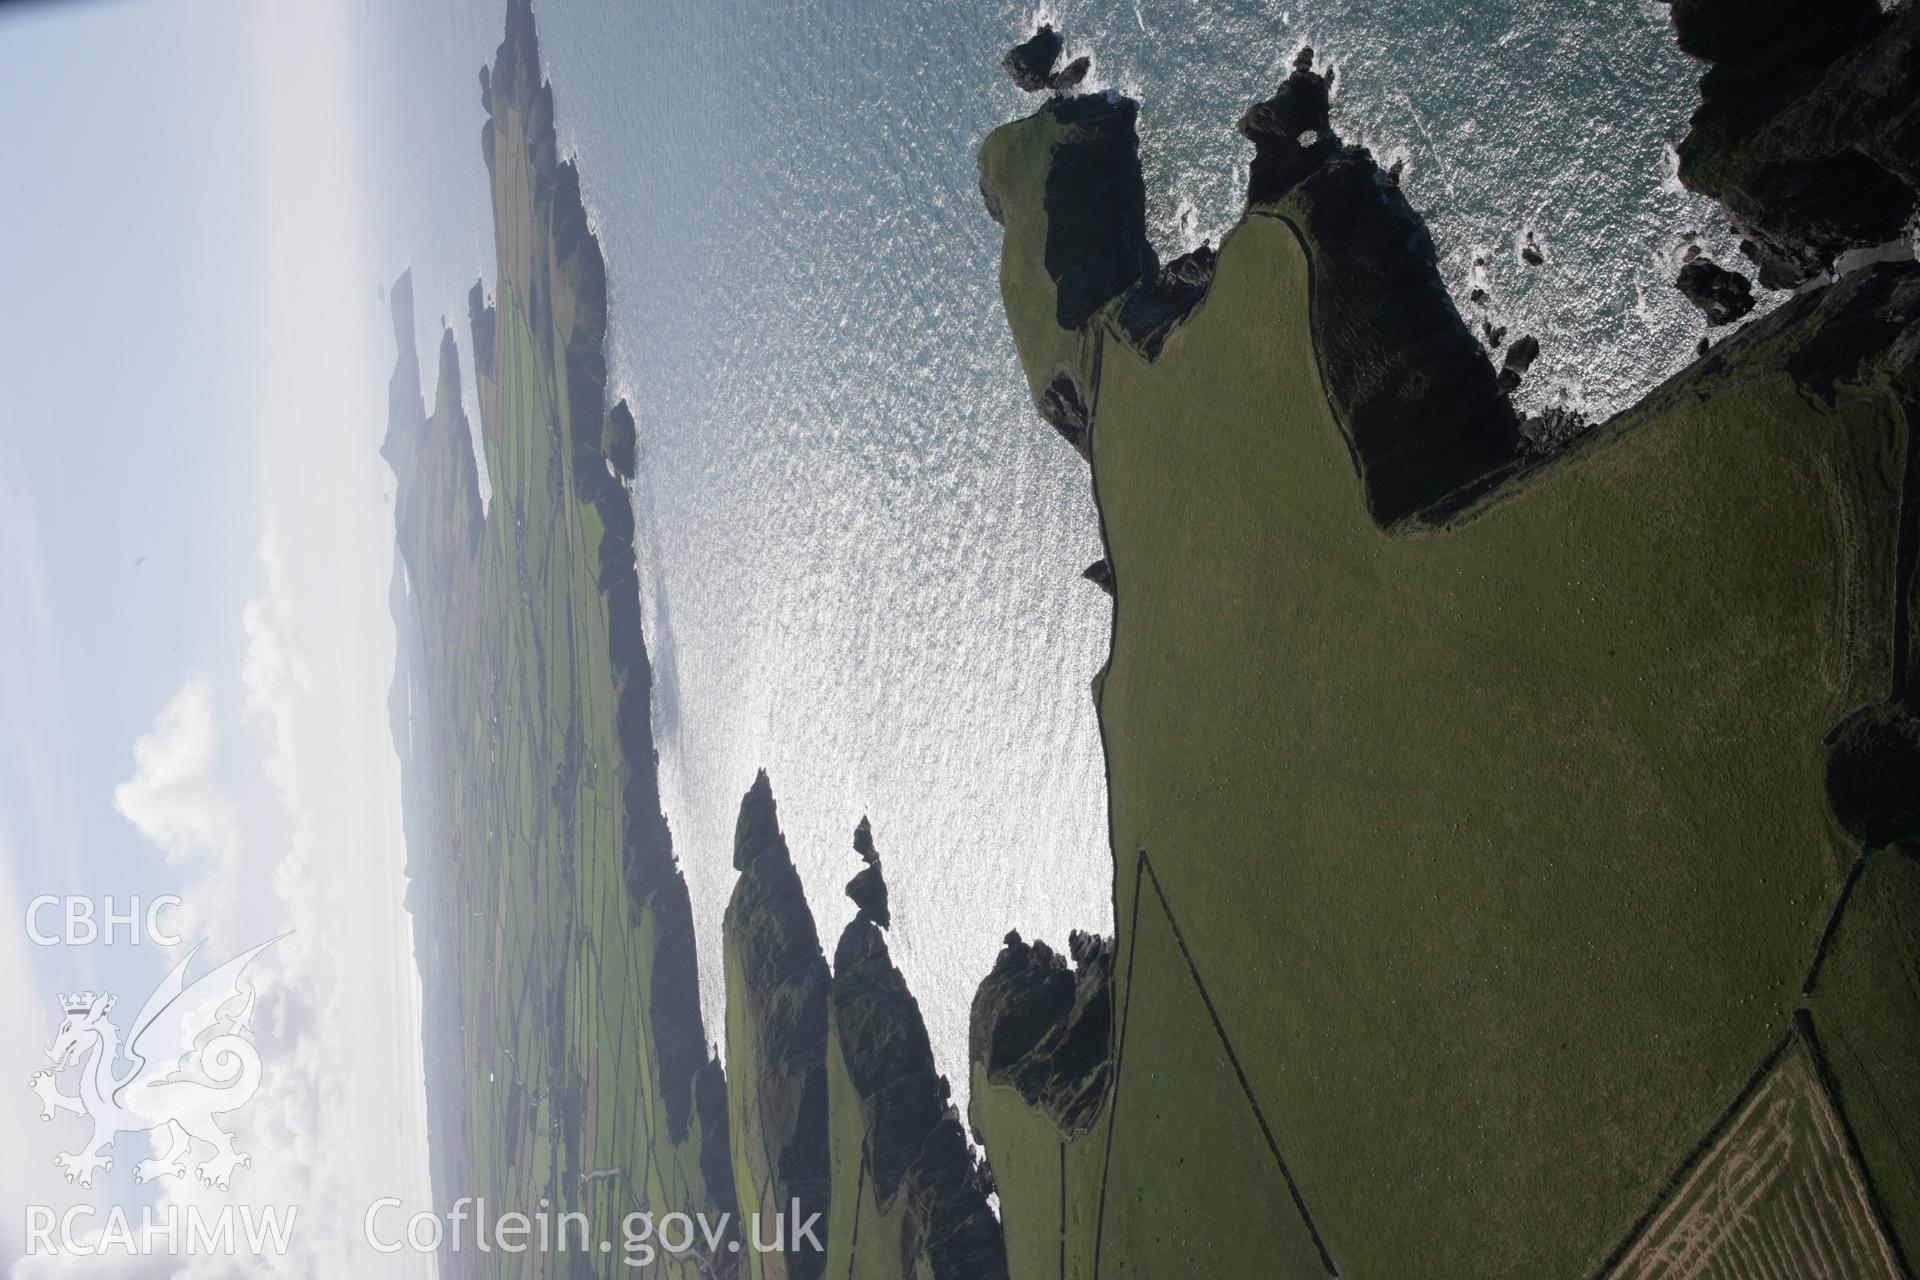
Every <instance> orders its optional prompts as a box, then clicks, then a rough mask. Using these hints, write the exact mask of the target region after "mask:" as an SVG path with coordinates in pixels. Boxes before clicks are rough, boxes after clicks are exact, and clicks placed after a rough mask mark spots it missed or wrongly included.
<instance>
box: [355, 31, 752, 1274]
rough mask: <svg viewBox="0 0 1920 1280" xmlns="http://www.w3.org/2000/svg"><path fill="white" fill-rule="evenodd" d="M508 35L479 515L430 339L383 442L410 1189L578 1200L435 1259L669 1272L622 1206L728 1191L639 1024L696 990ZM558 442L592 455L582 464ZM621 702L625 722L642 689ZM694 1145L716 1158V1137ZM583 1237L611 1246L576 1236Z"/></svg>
mask: <svg viewBox="0 0 1920 1280" xmlns="http://www.w3.org/2000/svg"><path fill="white" fill-rule="evenodd" d="M516 18H517V19H519V23H518V25H516ZM532 38H533V37H532V27H531V18H530V15H528V14H526V12H525V6H524V5H519V6H516V7H515V13H512V14H510V15H509V23H508V41H507V43H506V44H505V45H503V46H502V52H501V57H500V63H499V64H498V66H496V68H495V70H494V73H493V75H492V77H491V84H490V88H489V107H490V111H491V119H490V121H489V126H488V134H487V137H486V149H487V153H488V159H489V165H490V169H491V171H492V175H493V186H494V203H495V219H496V231H497V234H498V238H499V276H498V279H497V281H496V286H495V289H496V298H495V302H494V304H493V306H492V307H491V308H490V309H487V310H485V311H484V312H476V316H475V321H476V331H475V342H474V344H473V345H474V348H475V350H476V351H477V352H479V353H480V358H479V359H478V360H477V362H476V363H477V366H478V367H477V369H476V372H477V374H478V383H479V386H480V399H481V404H480V406H479V411H480V418H481V425H482V431H481V438H482V440H483V441H484V453H485V464H486V477H487V480H488V481H489V483H490V485H491V497H490V502H489V504H488V505H487V507H486V510H485V514H484V517H483V516H482V514H481V510H480V495H479V492H478V489H477V487H476V484H477V477H476V475H475V469H474V467H473V466H472V463H471V457H470V453H469V449H470V445H469V432H468V429H467V424H466V419H465V416H464V413H463V412H462V409H461V406H460V404H459V385H460V380H459V376H458V366H457V358H458V357H457V354H456V352H455V350H454V346H453V343H452V341H451V338H450V337H449V340H448V341H447V342H446V343H445V344H444V345H443V351H442V359H441V367H440V377H439V386H438V390H437V401H438V403H437V404H436V407H435V410H434V413H433V415H432V417H431V418H430V420H429V421H428V422H427V423H426V424H424V426H422V427H420V428H419V430H418V433H417V436H409V433H407V432H406V431H404V430H402V431H401V432H400V433H399V442H398V443H397V444H396V445H393V446H391V447H390V456H392V457H393V458H394V460H395V470H396V474H397V476H398V478H399V496H398V499H397V504H396V509H397V513H398V518H397V523H398V525H399V537H400V544H401V549H402V552H403V555H404V557H405V560H406V564H407V568H408V574H409V581H410V585H411V587H412V596H411V598H410V601H409V607H410V609H411V610H412V611H413V612H414V614H415V615H416V616H417V617H418V619H419V623H420V626H421V630H422V639H423V651H424V652H423V659H424V660H423V661H416V664H415V665H416V667H417V668H420V669H419V670H417V671H416V672H415V674H414V675H413V679H414V680H415V682H416V684H417V685H418V686H419V687H418V689H417V690H416V692H415V695H414V705H415V712H414V718H415V728H414V733H415V734H416V736H430V737H431V738H432V739H433V740H434V741H435V742H436V743H437V752H436V754H437V759H438V761H439V762H440V765H441V767H440V768H439V769H438V770H437V771H436V772H435V773H434V775H433V776H432V777H430V778H428V777H419V776H409V778H408V780H407V785H408V786H409V787H410V788H426V787H431V788H433V789H434V791H435V795H436V799H437V803H436V806H435V808H436V810H437V812H438V813H439V814H440V815H441V821H442V822H443V824H444V826H445V828H446V829H445V830H444V831H442V832H440V833H438V836H437V838H436V841H435V844H436V845H437V848H436V850H435V853H434V857H435V858H436V859H437V861H435V862H434V864H433V865H432V868H431V872H430V874H431V875H432V876H433V877H434V880H435V882H434V885H433V892H432V893H431V894H429V895H426V897H425V899H424V900H425V901H427V902H429V903H431V909H432V911H433V913H434V915H433V918H431V919H427V920H423V921H420V922H419V923H418V924H417V926H416V928H417V931H418V933H419V934H420V936H421V937H422V938H423V940H424V941H423V946H424V947H425V948H427V949H428V950H429V951H430V955H428V957H427V958H426V960H425V961H424V962H423V971H425V972H426V974H427V976H428V984H429V992H428V1000H429V1005H430V1008H437V1009H438V1010H439V1013H438V1015H437V1016H434V1017H433V1018H432V1021H433V1024H434V1025H435V1026H436V1027H437V1028H439V1029H440V1030H441V1031H442V1032H443V1033H445V1032H448V1031H450V1032H451V1034H454V1035H457V1036H458V1037H459V1038H460V1043H459V1046H458V1048H457V1049H456V1050H454V1051H451V1052H448V1051H447V1050H446V1049H445V1047H444V1046H441V1047H440V1050H439V1056H440V1060H442V1061H449V1062H453V1063H457V1064H458V1065H459V1069H461V1070H463V1071H464V1073H465V1076H464V1078H463V1079H457V1080H453V1079H445V1078H439V1079H435V1080H433V1081H432V1082H431V1086H432V1088H431V1091H432V1092H433V1093H434V1094H435V1095H436V1097H437V1098H439V1099H441V1100H442V1101H441V1102H439V1103H438V1104H437V1115H439V1116H440V1117H441V1118H442V1119H443V1120H444V1121H445V1122H444V1123H437V1124H436V1126H435V1131H434V1133H433V1135H432V1141H433V1143H434V1146H435V1150H436V1157H435V1161H436V1163H435V1168H436V1179H437V1183H438V1185H437V1186H436V1194H437V1195H438V1196H439V1198H440V1199H441V1200H442V1201H443V1202H448V1201H451V1200H452V1199H454V1198H455V1197H458V1196H473V1197H484V1198H485V1201H486V1203H487V1205H488V1206H489V1208H488V1212H489V1214H499V1213H503V1212H506V1211H509V1210H517V1211H520V1212H524V1213H528V1214H534V1213H538V1212H540V1211H542V1210H544V1211H546V1212H547V1213H549V1214H552V1215H555V1216H556V1217H557V1216H558V1215H559V1214H562V1213H566V1212H569V1211H575V1210H578V1211H583V1212H585V1213H587V1214H588V1216H589V1218H590V1225H589V1227H588V1232H587V1239H588V1241H589V1246H590V1249H591V1250H592V1251H591V1252H590V1253H589V1254H588V1255H586V1256H575V1257H572V1258H565V1259H561V1258H557V1257H556V1256H554V1255H552V1254H543V1253H541V1252H540V1251H539V1250H531V1251H528V1252H526V1253H520V1254H510V1253H506V1252H504V1251H500V1250H495V1251H493V1252H491V1253H486V1254H481V1253H478V1252H476V1251H474V1250H472V1248H471V1246H469V1248H468V1250H466V1251H464V1252H463V1253H462V1255H461V1256H460V1258H458V1259H453V1260H449V1261H450V1262H452V1263H455V1264H457V1266H456V1270H457V1271H459V1272H461V1273H471V1274H483V1275H528V1276H531V1275H540V1274H550V1273H552V1272H553V1271H555V1270H556V1269H560V1270H565V1271H566V1273H567V1274H578V1273H581V1272H582V1271H591V1272H593V1273H594V1274H601V1275H609V1276H612V1275H635V1274H640V1275H648V1276H694V1275H696V1274H700V1270H699V1268H698V1267H697V1266H696V1264H695V1262H694V1260H693V1259H692V1258H683V1259H679V1260H670V1259H665V1258H662V1259H661V1260H660V1261H658V1262H657V1263H655V1264H654V1265H653V1266H651V1267H649V1268H646V1269H640V1270H636V1269H634V1268H630V1267H628V1266H626V1265H625V1259H624V1257H623V1250H622V1249H621V1247H620V1246H621V1241H622V1239H623V1232H622V1220H623V1219H624V1218H625V1216H626V1215H627V1214H629V1213H632V1212H634V1211H635V1210H639V1209H646V1210H650V1211H651V1212H653V1213H654V1214H656V1215H660V1214H666V1213H670V1212H675V1211H707V1212H716V1211H723V1210H730V1209H731V1208H732V1206H733V1194H732V1186H731V1182H730V1180H727V1179H724V1178H723V1179H721V1181H720V1182H719V1183H717V1184H715V1183H710V1181H709V1178H708V1175H707V1172H706V1170H707V1168H709V1167H710V1166H711V1161H710V1160H703V1157H704V1156H705V1153H706V1152H707V1150H708V1148H709V1147H710V1146H712V1143H711V1142H710V1141H709V1139H710V1137H714V1136H716V1135H710V1134H709V1133H708V1132H707V1129H708V1127H709V1125H710V1124H711V1123H712V1117H714V1116H715V1115H716V1112H715V1110H714V1108H713V1107H711V1106H710V1105H703V1104H701V1103H700V1102H698V1101H696V1099H695V1097H694V1096H690V1093H697V1091H698V1088H697V1086H696V1087H695V1088H694V1089H693V1090H689V1087H688V1086H687V1085H686V1083H685V1082H684V1081H682V1080H680V1079H679V1078H678V1077H676V1076H674V1075H673V1073H672V1069H671V1066H670V1064H669V1063H668V1059H669V1058H670V1057H671V1056H672V1052H673V1051H671V1050H669V1049H667V1048H664V1047H663V1041H662V1038H661V1032H660V1027H661V1026H662V1019H663V1017H664V1016H665V1015H663V1013H662V1009H661V1004H660V1002H661V1001H662V999H667V1000H669V1001H670V1002H673V1003H674V1004H675V1006H676V1008H677V1007H679V1005H681V1004H683V1003H684V1002H685V1001H688V1000H691V999H694V998H695V997H694V996H692V995H691V993H690V992H683V991H679V990H675V989H667V988H663V987H662V985H661V983H660V982H658V981H657V979H658V978H659V977H660V974H661V972H662V971H663V970H662V968H661V966H662V963H663V957H666V958H668V959H669V960H671V961H673V962H675V965H676V966H677V964H678V962H680V961H682V960H684V961H685V963H686V965H687V966H689V967H688V972H689V973H690V972H691V969H690V965H691V948H692V939H691V934H690V927H691V926H690V920H685V921H683V920H682V918H681V917H682V915H683V914H684V912H683V911H677V910H676V908H677V907H684V886H683V885H682V886H679V887H680V890H681V892H680V893H679V895H678V896H677V897H676V895H675V894H674V893H673V892H672V890H673V888H674V886H675V885H676V884H677V877H676V878H670V879H668V880H666V881H664V882H662V883H660V884H651V883H646V882H642V883H646V891H645V892H644V893H636V891H635V884H636V877H635V870H634V866H633V854H632V846H633V844H634V833H633V832H632V831H631V830H629V826H630V824H632V823H633V822H634V821H635V811H634V808H633V805H632V803H631V802H630V798H629V797H630V794H631V789H632V786H633V780H634V778H635V777H636V776H637V775H641V773H642V771H644V775H643V776H642V781H643V782H644V781H645V779H646V778H650V777H651V771H652V770H653V768H654V762H653V760H652V759H651V757H650V755H649V756H648V758H645V759H630V758H628V755H629V754H630V752H629V751H628V749H626V748H625V747H623V742H622V738H621V730H620V708H621V696H622V684H621V681H622V679H623V676H622V674H621V671H620V670H619V663H618V662H617V661H616V659H615V654H614V647H615V645H616V643H618V640H617V635H618V628H619V624H620V615H619V610H618V609H617V608H616V605H617V604H619V603H621V602H620V601H619V600H618V599H617V597H616V596H615V595H612V594H609V592H610V589H611V590H613V591H618V590H620V587H619V586H618V585H617V584H616V585H614V586H613V587H611V588H610V587H609V583H610V582H611V581H613V579H614V578H617V576H618V575H617V574H616V575H612V576H611V577H610V575H609V570H608V566H609V564H610V563H611V564H613V565H616V566H617V565H618V564H619V563H620V560H619V554H620V553H622V552H624V555H625V556H626V561H625V563H626V564H627V566H628V573H629V574H630V573H631V555H632V550H631V544H630V541H629V540H628V539H629V537H630V530H629V531H628V532H627V533H624V534H615V535H614V536H612V537H608V536H607V535H608V533H609V531H608V528H607V521H606V520H605V519H604V518H603V514H604V510H605V508H603V507H599V506H596V501H595V499H596V497H598V496H602V494H601V491H602V490H604V489H605V487H606V486H607V484H608V483H609V482H608V479H607V477H606V475H605V472H604V467H605V464H604V463H603V462H601V461H600V457H599V434H600V426H599V424H600V422H601V419H602V415H603V413H604V409H605V406H604V400H603V397H604V390H603V388H602V387H601V386H600V385H599V384H598V383H596V382H594V381H593V380H592V378H591V377H587V378H582V377H581V370H582V369H583V368H584V369H586V370H587V371H589V373H590V372H591V371H592V369H593V368H594V367H595V365H594V361H595V359H597V343H598V341H599V332H598V330H599V326H600V325H601V324H603V322H604V321H603V317H596V316H595V315H594V314H593V313H594V310H595V308H596V307H597V306H600V305H603V300H601V299H598V298H596V297H594V296H593V295H592V293H591V286H592V284H593V281H594V278H595V277H594V275H593V273H592V272H591V271H589V270H583V269H582V268H581V267H580V265H579V260H576V261H575V262H573V263H572V264H571V265H570V264H569V263H568V257H569V255H576V254H581V253H587V252H590V253H592V254H593V255H595V257H594V259H593V261H592V263H591V264H589V265H590V266H595V267H597V265H598V261H597V254H598V249H597V248H596V247H594V246H592V244H591V241H590V238H589V239H587V240H586V241H584V242H583V241H581V240H580V239H579V237H578V236H571V237H570V235H569V230H568V228H569V220H570V218H571V219H578V218H579V210H578V200H577V187H576V188H575V189H574V196H573V200H572V205H571V207H569V205H568V202H567V200H566V198H565V196H566V194H567V186H566V183H565V182H564V181H563V180H562V179H564V178H565V177H566V176H567V175H565V174H563V173H561V172H560V171H559V170H558V169H556V166H555V160H554V156H553V151H552V118H551V98H550V97H549V96H548V95H547V94H546V91H545V90H544V89H542V88H541V87H540V86H539V85H538V82H537V74H536V72H535V70H534V69H537V66H538V58H537V53H535V52H534V50H533V48H532ZM556 190H558V191H559V192H560V194H559V195H558V196H556V194H555V193H556ZM583 282H584V283H583ZM404 341H406V342H410V341H411V335H410V334H408V335H407V336H406V338H405V339H404ZM402 364H403V368H404V367H405V366H406V364H407V361H406V360H405V359H404V358H403V361H402ZM576 396H590V397H591V399H590V400H585V401H583V403H581V404H578V405H576V404H574V403H572V401H573V399H574V398H575V397H576ZM582 424H585V426H584V427H583V425H582ZM583 430H584V431H586V432H587V433H588V435H589V438H587V439H586V441H585V443H586V444H587V446H588V447H587V449H586V450H584V451H583V450H582V449H580V448H579V447H578V446H579V444H580V443H581V441H582V432H583ZM583 457H584V458H587V459H590V460H591V461H592V463H594V464H597V466H598V468H599V470H598V471H596V472H591V473H588V474H586V475H582V474H580V473H579V472H578V470H577V468H578V466H579V465H580V463H581V460H582V458H583ZM625 500H626V499H625V497H624V493H622V494H620V495H619V496H618V501H619V502H620V503H622V504H624V502H625ZM603 542H605V543H607V544H608V545H603ZM622 542H625V543H626V545H625V546H624V547H622V546H620V545H619V544H620V543H622ZM609 546H611V548H612V551H613V553H614V554H613V556H612V558H611V559H610V558H609V554H608V552H609ZM625 590H626V594H628V595H631V586H630V584H629V585H627V586H626V588H625ZM624 604H625V606H627V607H629V608H633V607H637V606H636V605H635V602H634V601H632V600H626V601H624ZM636 638H637V637H636ZM642 661H644V659H642ZM640 670H641V671H642V672H644V667H642V668H640ZM640 692H644V690H641V691H640ZM640 713H641V716H642V719H643V722H644V703H642V704H641V707H640ZM641 794H646V792H645V790H644V789H643V790H642V792H641ZM640 816H641V818H642V819H643V820H644V819H645V816H646V815H644V814H641V815H640ZM682 953H684V955H683V954H682ZM671 971H672V972H675V973H677V972H678V968H677V967H675V968H673V969H672V970H671ZM448 1003H451V1005H452V1007H453V1011H454V1012H453V1014H452V1016H448V1015H447V1013H446V1006H447V1005H448ZM694 1036H695V1037H696V1038H698V1037H699V1032H698V1030H697V1028H696V1029H695V1030H694ZM699 1052H700V1053H701V1054H704V1052H705V1048H704V1044H702V1045H701V1046H700V1048H699ZM681 1056H682V1057H684V1056H685V1054H684V1052H682V1053H681ZM712 1079H713V1080H714V1081H716V1082H717V1080H718V1073H717V1068H715V1069H714V1070H713V1072H712ZM449 1094H452V1095H454V1096H455V1097H457V1099H458V1101H457V1102H456V1103H455V1104H453V1105H452V1106H450V1107H449V1106H448V1104H447V1103H446V1102H445V1099H446V1098H447V1096H448V1095H449ZM721 1101H722V1105H721V1106H720V1108H719V1110H718V1112H717V1115H718V1121H719V1123H720V1124H722V1125H723V1124H724V1100H723V1099H722V1100H721ZM449 1112H450V1113H451V1114H449ZM717 1140H718V1142H719V1144H720V1150H722V1151H724V1144H725V1140H726V1139H725V1134H724V1133H719V1134H717ZM723 1163H724V1161H723ZM723 1172H724V1171H723ZM602 1241H609V1242H612V1243H613V1245H614V1248H613V1249H612V1250H610V1251H608V1252H601V1251H599V1248H598V1246H599V1244H600V1242H602Z"/></svg>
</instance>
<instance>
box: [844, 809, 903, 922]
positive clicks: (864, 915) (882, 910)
mask: <svg viewBox="0 0 1920 1280" xmlns="http://www.w3.org/2000/svg"><path fill="white" fill-rule="evenodd" d="M853 851H854V852H855V853H857V854H859V855H860V858H861V861H863V862H865V863H866V864H867V865H866V866H864V867H862V868H861V869H860V871H859V872H858V873H857V874H856V875H855V876H854V877H853V879H851V880H849V881H847V897H849V898H851V899H853V905H854V906H856V907H858V908H859V909H860V918H861V919H862V920H871V921H872V922H873V923H875V924H877V925H879V926H880V927H881V928H882V929H885V928H889V927H891V926H892V924H893V913H892V912H891V911H889V910H888V909H887V881H886V877H885V875H884V874H883V873H882V872H881V870H880V851H879V850H878V849H876V848H874V846H873V824H872V823H870V822H868V821H867V820H866V818H865V817H862V818H861V819H860V825H859V826H858V827H856V828H854V832H853Z"/></svg>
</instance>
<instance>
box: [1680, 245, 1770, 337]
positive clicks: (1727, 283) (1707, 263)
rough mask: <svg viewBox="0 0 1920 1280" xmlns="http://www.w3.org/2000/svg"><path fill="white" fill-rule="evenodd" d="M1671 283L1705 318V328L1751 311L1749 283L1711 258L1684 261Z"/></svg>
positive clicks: (1751, 285) (1751, 283) (1727, 322)
mask: <svg viewBox="0 0 1920 1280" xmlns="http://www.w3.org/2000/svg"><path fill="white" fill-rule="evenodd" d="M1673 286H1674V288H1676V289H1678V290H1679V291H1680V293H1681V295H1682V296H1684V297H1685V298H1686V300H1687V301H1688V302H1691V303H1692V304H1693V305H1694V306H1695V307H1697V308H1698V309H1699V311H1700V314H1701V315H1703V316H1705V317H1706V318H1707V327H1708V328H1709V329H1717V328H1719V327H1720V326H1721V325H1723V324H1732V323H1733V322H1734V321H1735V320H1738V319H1740V318H1741V317H1743V316H1745V315H1746V314H1747V313H1748V312H1749V311H1752V310H1753V282H1752V281H1751V280H1749V279H1747V277H1746V276H1744V275H1742V274H1740V273H1739V272H1738V271H1729V270H1727V269H1726V268H1725V267H1723V266H1721V265H1720V264H1719V263H1717V262H1715V261H1713V260H1712V259H1711V258H1694V259H1692V260H1690V261H1689V262H1687V263H1685V264H1684V265H1683V266H1682V267H1681V268H1680V274H1679V275H1678V276H1676V277H1675V278H1674V282H1673Z"/></svg>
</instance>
